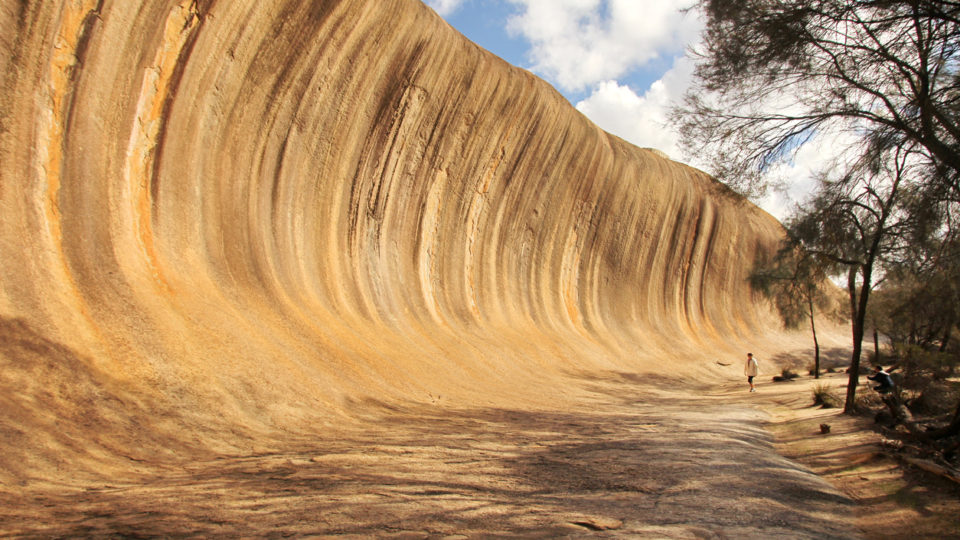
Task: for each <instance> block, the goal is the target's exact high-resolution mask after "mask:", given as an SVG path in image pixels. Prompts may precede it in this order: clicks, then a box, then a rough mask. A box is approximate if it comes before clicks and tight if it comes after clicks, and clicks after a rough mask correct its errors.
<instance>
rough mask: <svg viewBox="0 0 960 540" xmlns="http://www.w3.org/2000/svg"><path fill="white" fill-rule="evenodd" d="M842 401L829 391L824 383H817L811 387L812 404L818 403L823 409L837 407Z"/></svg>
mask: <svg viewBox="0 0 960 540" xmlns="http://www.w3.org/2000/svg"><path fill="white" fill-rule="evenodd" d="M842 403H843V402H842V401H841V400H840V398H838V397H837V396H835V395H833V394H832V393H831V392H830V387H829V386H827V385H825V384H817V385H814V387H813V404H814V405H820V406H821V407H823V408H824V409H832V408H835V407H839V406H840V405H841V404H842Z"/></svg>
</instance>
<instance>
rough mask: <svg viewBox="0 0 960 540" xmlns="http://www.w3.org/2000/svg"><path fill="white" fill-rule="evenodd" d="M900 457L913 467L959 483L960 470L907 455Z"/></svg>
mask: <svg viewBox="0 0 960 540" xmlns="http://www.w3.org/2000/svg"><path fill="white" fill-rule="evenodd" d="M900 459H902V460H903V461H905V462H907V463H909V464H910V465H913V466H914V467H918V468H920V469H923V470H925V471H927V472H930V473H933V474H936V475H938V476H942V477H943V478H946V479H947V480H950V481H953V482H956V483H958V484H960V471H956V470H954V469H951V468H950V467H944V466H943V465H939V464H937V463H934V462H932V461H929V460H926V459H919V458H914V457H908V456H900Z"/></svg>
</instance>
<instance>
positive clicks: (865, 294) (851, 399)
mask: <svg viewBox="0 0 960 540" xmlns="http://www.w3.org/2000/svg"><path fill="white" fill-rule="evenodd" d="M861 268H862V271H863V283H862V284H861V285H860V294H859V297H858V295H857V279H856V278H857V267H856V266H854V267H851V268H850V273H849V274H848V275H847V287H848V289H849V291H850V305H851V309H852V310H853V322H852V324H851V326H852V327H853V353H852V354H851V355H850V376H849V377H848V378H847V399H846V401H845V402H844V404H843V412H844V413H846V414H853V413H854V412H856V408H857V407H856V404H857V385H858V384H860V354H861V352H862V351H863V334H864V326H865V321H866V318H867V301H868V299H869V298H870V277H871V275H872V274H873V267H872V266H871V264H870V263H867V264H865V265H863V266H862V267H861Z"/></svg>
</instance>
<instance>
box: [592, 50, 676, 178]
mask: <svg viewBox="0 0 960 540" xmlns="http://www.w3.org/2000/svg"><path fill="white" fill-rule="evenodd" d="M692 75H693V62H692V61H691V60H690V59H688V58H687V57H679V58H678V59H677V60H676V61H675V62H674V65H673V67H672V68H671V69H670V70H669V71H667V72H666V73H665V74H664V75H663V77H662V78H661V79H660V80H658V81H657V82H655V83H653V84H652V85H650V88H649V89H648V90H647V91H646V92H645V93H644V94H643V95H642V96H641V95H638V94H637V93H635V92H634V91H633V90H632V89H630V88H629V87H627V86H623V85H621V84H619V83H618V82H617V81H613V80H610V81H604V82H601V83H600V84H599V85H597V86H596V87H595V88H594V90H593V93H592V94H591V95H590V97H588V98H586V99H584V100H583V101H581V102H579V103H577V105H576V107H577V110H579V111H580V112H582V113H583V114H584V115H586V116H587V117H588V118H590V119H591V120H593V122H594V123H596V124H597V125H598V126H600V128H602V129H604V130H605V131H608V132H610V133H612V134H614V135H616V136H618V137H621V138H623V139H624V140H626V141H629V142H631V143H633V144H635V145H637V146H641V147H649V148H656V149H658V150H661V151H663V152H666V153H667V154H668V155H669V156H670V157H672V158H674V159H679V158H680V150H679V147H678V146H677V142H678V139H677V135H676V133H675V132H674V131H673V129H672V128H671V127H670V126H669V124H668V118H667V115H668V114H669V109H670V107H671V106H673V105H674V104H676V103H677V102H678V101H679V100H680V99H681V98H682V97H683V93H684V91H686V89H687V87H688V86H689V84H690V81H691V79H692Z"/></svg>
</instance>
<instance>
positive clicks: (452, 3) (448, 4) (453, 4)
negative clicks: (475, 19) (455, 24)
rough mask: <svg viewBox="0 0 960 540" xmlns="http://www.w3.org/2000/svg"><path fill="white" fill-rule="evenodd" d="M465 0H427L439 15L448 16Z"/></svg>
mask: <svg viewBox="0 0 960 540" xmlns="http://www.w3.org/2000/svg"><path fill="white" fill-rule="evenodd" d="M463 2H464V0H427V5H428V6H430V7H431V8H433V10H434V11H436V12H437V15H440V16H441V17H446V16H447V15H450V14H452V13H453V12H454V11H456V10H457V8H459V7H460V4H463Z"/></svg>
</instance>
